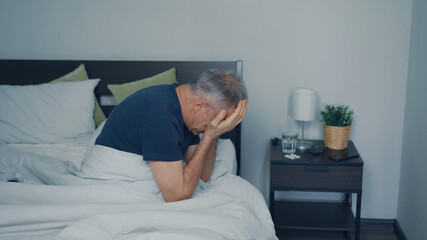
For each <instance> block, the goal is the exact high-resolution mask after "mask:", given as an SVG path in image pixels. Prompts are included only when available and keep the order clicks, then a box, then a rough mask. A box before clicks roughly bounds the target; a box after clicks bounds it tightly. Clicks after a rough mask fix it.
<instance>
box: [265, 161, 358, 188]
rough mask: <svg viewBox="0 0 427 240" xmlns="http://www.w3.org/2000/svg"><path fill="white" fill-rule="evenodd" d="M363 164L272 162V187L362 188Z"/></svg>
mask: <svg viewBox="0 0 427 240" xmlns="http://www.w3.org/2000/svg"><path fill="white" fill-rule="evenodd" d="M362 171H363V168H362V166H329V165H288V164H271V173H270V174H271V177H270V179H271V180H270V187H271V188H276V189H280V188H295V189H319V190H320V189H324V190H361V189H362V173H363V172H362Z"/></svg>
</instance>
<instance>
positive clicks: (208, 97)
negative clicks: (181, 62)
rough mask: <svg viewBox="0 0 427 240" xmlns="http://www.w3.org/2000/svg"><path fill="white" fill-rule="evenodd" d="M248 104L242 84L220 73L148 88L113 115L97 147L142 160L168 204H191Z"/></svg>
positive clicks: (109, 118) (238, 80)
mask: <svg viewBox="0 0 427 240" xmlns="http://www.w3.org/2000/svg"><path fill="white" fill-rule="evenodd" d="M246 99H247V92H246V88H245V86H244V84H243V83H242V81H241V80H240V79H239V78H238V77H237V76H236V75H235V74H234V73H232V72H229V71H224V70H217V69H213V70H209V71H206V72H204V73H202V74H201V75H200V76H199V77H198V78H197V79H196V80H194V81H192V82H190V83H188V84H184V85H180V86H178V85H177V84H173V85H159V86H154V87H150V88H145V89H143V90H140V91H138V92H136V93H134V94H132V95H131V96H129V97H128V98H126V99H125V100H124V101H123V102H121V103H120V104H119V105H118V106H117V107H116V108H115V109H114V111H113V112H112V113H111V114H110V116H109V117H108V120H107V122H106V123H105V126H104V128H103V130H102V132H101V134H100V135H99V137H98V138H97V140H96V144H97V145H103V146H106V147H110V148H113V149H117V150H120V151H124V152H128V153H133V154H138V155H141V156H142V157H143V160H144V161H148V162H149V166H150V168H151V171H152V174H153V177H154V180H155V182H156V183H157V186H158V188H159V189H160V191H161V193H162V195H163V198H164V199H165V201H167V202H173V201H180V200H184V199H188V198H190V197H191V195H192V194H193V191H194V189H195V187H196V185H197V183H198V181H199V179H202V180H203V181H205V182H207V181H208V180H209V178H210V176H211V173H212V170H213V167H214V164H215V155H216V145H217V141H218V138H219V137H220V136H221V135H222V134H223V133H226V132H228V131H230V130H232V129H233V128H234V127H235V126H236V125H237V124H239V123H240V122H241V121H242V120H243V118H244V116H245V114H246V110H247V105H246ZM200 133H204V134H203V137H202V139H201V140H200V139H199V137H198V136H197V135H199V134H200ZM183 161H185V162H186V165H185V167H184V164H183Z"/></svg>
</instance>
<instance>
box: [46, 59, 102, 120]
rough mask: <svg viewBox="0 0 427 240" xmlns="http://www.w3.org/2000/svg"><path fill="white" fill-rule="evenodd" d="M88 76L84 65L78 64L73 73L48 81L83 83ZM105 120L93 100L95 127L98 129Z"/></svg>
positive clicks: (99, 107) (98, 106)
mask: <svg viewBox="0 0 427 240" xmlns="http://www.w3.org/2000/svg"><path fill="white" fill-rule="evenodd" d="M88 79H89V78H88V76H87V73H86V68H85V65H84V64H80V66H79V67H78V68H76V69H75V70H74V71H72V72H70V73H68V74H66V75H64V76H62V77H60V78H57V79H55V80H52V81H50V82H51V83H58V82H68V81H83V80H88ZM104 120H105V114H104V112H103V111H102V109H101V106H100V105H99V103H98V100H97V99H96V98H95V110H94V111H93V121H94V122H95V126H96V127H98V126H99V124H101V123H102V121H104Z"/></svg>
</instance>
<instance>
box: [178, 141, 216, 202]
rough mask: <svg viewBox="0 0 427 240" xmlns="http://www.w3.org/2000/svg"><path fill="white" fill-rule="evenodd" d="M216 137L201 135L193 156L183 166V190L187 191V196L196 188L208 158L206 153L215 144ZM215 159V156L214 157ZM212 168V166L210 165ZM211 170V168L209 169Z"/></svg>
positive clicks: (208, 152)
mask: <svg viewBox="0 0 427 240" xmlns="http://www.w3.org/2000/svg"><path fill="white" fill-rule="evenodd" d="M217 140H218V139H215V138H209V137H206V138H205V137H203V138H202V140H201V141H200V143H199V144H198V145H197V149H196V150H195V152H194V154H193V156H192V157H191V159H190V161H188V163H187V165H186V166H185V168H184V192H185V193H189V196H188V197H191V195H192V193H193V191H194V189H195V188H196V185H197V183H198V182H199V179H200V178H201V176H202V173H203V172H204V166H205V164H206V162H207V160H209V158H208V155H209V154H210V152H211V151H212V150H211V148H212V147H213V146H215V152H216V142H217ZM214 161H215V157H214ZM212 168H213V167H212ZM211 172H212V170H211Z"/></svg>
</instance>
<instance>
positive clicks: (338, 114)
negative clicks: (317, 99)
mask: <svg viewBox="0 0 427 240" xmlns="http://www.w3.org/2000/svg"><path fill="white" fill-rule="evenodd" d="M320 121H321V122H322V124H323V137H324V139H325V146H326V147H328V148H330V149H335V150H341V149H345V148H347V143H348V137H349V136H350V130H351V123H352V122H353V111H352V110H351V109H350V108H349V106H345V105H338V106H333V105H326V106H325V109H324V110H323V111H320Z"/></svg>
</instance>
